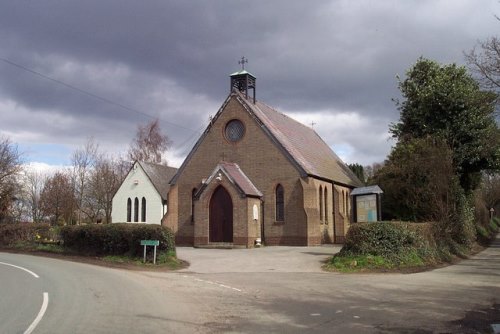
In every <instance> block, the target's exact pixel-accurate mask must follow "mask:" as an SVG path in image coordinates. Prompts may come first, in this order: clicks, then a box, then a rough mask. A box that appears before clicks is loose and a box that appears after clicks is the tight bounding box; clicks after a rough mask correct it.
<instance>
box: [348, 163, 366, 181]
mask: <svg viewBox="0 0 500 334" xmlns="http://www.w3.org/2000/svg"><path fill="white" fill-rule="evenodd" d="M347 167H349V169H350V170H352V172H353V173H354V175H356V176H357V177H358V179H359V180H360V181H361V182H363V183H366V177H365V171H364V168H363V166H361V165H360V164H348V165H347Z"/></svg>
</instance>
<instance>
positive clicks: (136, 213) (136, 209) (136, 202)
mask: <svg viewBox="0 0 500 334" xmlns="http://www.w3.org/2000/svg"><path fill="white" fill-rule="evenodd" d="M138 221H139V199H138V198H137V197H136V198H135V199H134V222H136V223H137V222H138Z"/></svg>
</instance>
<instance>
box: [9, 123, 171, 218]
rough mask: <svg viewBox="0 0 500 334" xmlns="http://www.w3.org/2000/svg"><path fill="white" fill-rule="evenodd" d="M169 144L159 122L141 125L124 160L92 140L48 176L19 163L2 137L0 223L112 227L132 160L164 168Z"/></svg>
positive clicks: (14, 150) (13, 147) (19, 154)
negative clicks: (116, 196)
mask: <svg viewBox="0 0 500 334" xmlns="http://www.w3.org/2000/svg"><path fill="white" fill-rule="evenodd" d="M170 145H171V141H170V139H169V138H168V136H167V135H166V134H163V133H162V131H161V128H160V125H159V120H158V119H155V120H153V121H151V122H149V123H147V124H144V125H139V126H138V127H137V132H136V135H135V137H134V138H133V139H132V141H131V143H130V145H129V149H128V153H127V156H126V157H125V158H122V157H119V156H113V155H109V154H106V153H105V152H103V151H102V150H101V149H100V148H99V144H98V143H97V142H96V141H95V140H94V139H92V138H89V139H88V140H87V142H86V143H85V144H84V145H83V146H82V147H79V148H77V149H75V150H74V151H73V152H72V154H71V158H70V161H71V164H70V166H68V167H66V168H62V169H60V170H57V171H55V172H54V173H47V172H43V171H40V170H36V169H33V168H28V167H27V165H25V164H23V159H24V157H23V154H22V152H19V150H18V146H17V145H16V144H15V143H13V142H12V141H11V140H10V139H9V138H7V137H3V138H0V223H8V222H23V221H32V222H35V223H39V222H49V223H51V224H53V225H66V224H82V223H110V222H111V210H112V200H113V196H114V194H115V193H116V191H117V190H118V187H119V186H120V184H121V183H122V181H123V179H124V177H125V176H126V174H127V173H128V171H129V170H130V168H131V166H132V163H133V162H134V161H136V160H140V161H147V162H152V163H158V164H165V165H166V164H167V160H166V159H165V153H166V152H167V150H168V149H169V148H170Z"/></svg>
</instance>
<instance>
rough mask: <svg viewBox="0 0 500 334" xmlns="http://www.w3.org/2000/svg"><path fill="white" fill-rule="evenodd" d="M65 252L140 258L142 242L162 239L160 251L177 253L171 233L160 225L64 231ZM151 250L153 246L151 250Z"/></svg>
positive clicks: (82, 227)
mask: <svg viewBox="0 0 500 334" xmlns="http://www.w3.org/2000/svg"><path fill="white" fill-rule="evenodd" d="M61 238H62V240H63V245H64V247H65V248H66V249H68V250H70V251H73V252H76V253H79V254H85V255H98V256H100V255H127V256H141V255H142V254H143V249H144V248H143V247H144V246H141V245H140V241H141V240H159V241H160V245H159V247H158V250H159V251H164V252H169V251H175V238H174V234H173V233H172V231H171V230H170V229H169V228H167V227H164V226H161V225H150V224H127V223H114V224H105V225H74V226H64V227H62V228H61ZM148 248H150V249H152V248H153V247H148Z"/></svg>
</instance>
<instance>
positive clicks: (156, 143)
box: [128, 119, 172, 165]
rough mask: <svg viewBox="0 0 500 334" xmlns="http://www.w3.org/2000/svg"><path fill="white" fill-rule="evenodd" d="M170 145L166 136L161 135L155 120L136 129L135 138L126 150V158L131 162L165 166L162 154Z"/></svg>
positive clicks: (158, 124) (165, 162) (157, 122)
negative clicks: (145, 162)
mask: <svg viewBox="0 0 500 334" xmlns="http://www.w3.org/2000/svg"><path fill="white" fill-rule="evenodd" d="M171 144H172V142H171V141H170V139H169V138H168V136H167V135H165V134H162V132H161V129H160V123H159V120H158V119H155V120H153V121H151V122H150V123H148V124H146V125H139V126H138V127H137V133H136V136H135V138H134V139H133V140H132V143H131V144H130V147H129V150H128V157H129V159H130V160H132V161H135V160H138V161H147V162H153V163H164V164H165V165H166V164H167V161H166V160H165V156H164V154H165V152H166V151H167V150H168V149H169V148H170V146H171Z"/></svg>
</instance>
